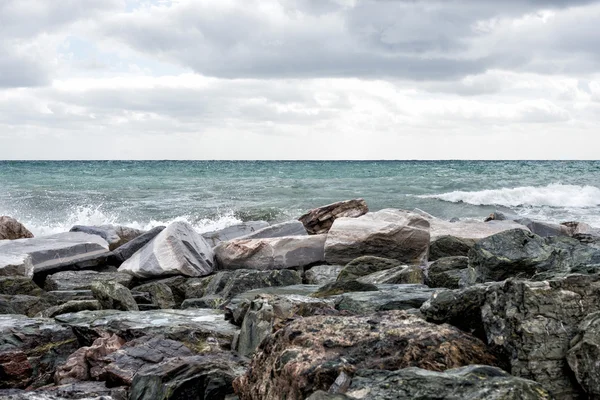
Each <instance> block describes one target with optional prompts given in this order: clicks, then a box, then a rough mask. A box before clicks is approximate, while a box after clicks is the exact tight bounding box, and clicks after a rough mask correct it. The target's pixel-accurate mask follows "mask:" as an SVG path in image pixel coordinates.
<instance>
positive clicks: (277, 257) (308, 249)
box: [215, 235, 327, 270]
mask: <svg viewBox="0 0 600 400" xmlns="http://www.w3.org/2000/svg"><path fill="white" fill-rule="evenodd" d="M326 239H327V235H314V236H288V237H282V238H267V239H248V240H245V239H237V240H231V241H229V242H223V243H220V244H219V245H218V246H217V247H215V255H216V259H217V262H218V263H219V267H220V268H221V269H225V270H232V269H257V270H268V269H287V268H295V267H304V266H308V265H313V264H317V263H323V262H324V261H325V240H326Z"/></svg>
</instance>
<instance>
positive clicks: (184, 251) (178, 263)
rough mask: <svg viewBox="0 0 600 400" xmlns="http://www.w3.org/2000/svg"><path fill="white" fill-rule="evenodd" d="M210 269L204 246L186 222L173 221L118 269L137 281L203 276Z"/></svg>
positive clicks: (209, 251) (211, 257)
mask: <svg viewBox="0 0 600 400" xmlns="http://www.w3.org/2000/svg"><path fill="white" fill-rule="evenodd" d="M213 270H214V254H213V251H212V249H211V248H210V246H209V245H208V243H206V241H205V240H204V239H203V238H202V236H200V235H199V234H198V233H196V231H195V230H194V228H193V227H192V226H191V225H190V224H188V223H186V222H174V223H172V224H171V225H169V226H168V227H167V228H166V229H164V230H163V231H162V232H160V233H159V234H158V235H157V236H156V237H155V238H154V239H153V240H152V241H150V242H149V243H148V244H146V245H145V246H144V247H143V248H141V249H140V250H138V251H137V252H136V253H135V254H134V255H133V256H131V258H129V259H128V260H127V261H125V262H124V263H123V264H121V266H120V267H119V271H120V272H126V273H128V274H131V275H133V276H135V277H137V278H155V277H161V276H165V275H185V276H205V275H209V274H210V273H212V272H213Z"/></svg>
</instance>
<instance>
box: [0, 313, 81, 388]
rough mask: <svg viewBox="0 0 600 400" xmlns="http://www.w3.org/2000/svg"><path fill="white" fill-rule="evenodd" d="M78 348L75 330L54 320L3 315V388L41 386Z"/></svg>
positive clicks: (0, 366)
mask: <svg viewBox="0 0 600 400" xmlns="http://www.w3.org/2000/svg"><path fill="white" fill-rule="evenodd" d="M77 347H78V343H77V338H76V336H75V334H74V333H73V331H72V330H71V329H70V328H69V327H66V326H62V325H59V324H57V323H55V322H54V321H53V320H50V319H43V318H38V319H33V318H27V317H25V316H21V315H0V377H2V379H0V389H6V388H37V387H40V386H44V385H46V384H48V383H50V382H51V381H52V377H53V375H54V371H55V368H56V367H57V366H58V365H60V364H62V363H63V362H64V360H66V359H67V357H68V356H69V354H71V353H72V352H73V351H75V350H76V349H77Z"/></svg>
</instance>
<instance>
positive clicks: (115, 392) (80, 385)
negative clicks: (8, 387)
mask: <svg viewBox="0 0 600 400" xmlns="http://www.w3.org/2000/svg"><path fill="white" fill-rule="evenodd" d="M39 393H40V394H41V393H47V394H52V395H55V396H59V397H60V398H61V399H82V400H83V399H87V400H90V399H94V400H129V395H128V388H126V387H123V386H121V387H112V388H109V387H106V385H105V384H104V382H76V383H67V384H65V385H59V386H51V387H48V388H44V390H40V391H39ZM0 399H2V397H1V396H0ZM32 400H34V399H32Z"/></svg>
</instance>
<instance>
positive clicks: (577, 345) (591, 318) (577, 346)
mask: <svg viewBox="0 0 600 400" xmlns="http://www.w3.org/2000/svg"><path fill="white" fill-rule="evenodd" d="M570 346H571V348H570V349H569V351H568V353H567V362H568V363H569V367H570V368H571V370H572V371H573V372H574V374H575V377H576V378H577V382H579V384H580V385H581V387H582V388H583V389H584V390H585V392H586V393H587V394H588V395H589V396H590V397H591V398H596V397H598V396H600V371H599V370H598V359H600V312H595V313H592V314H590V315H588V316H587V317H586V318H584V320H583V321H582V322H581V323H580V324H579V326H578V330H577V336H576V337H575V338H574V339H572V340H571V343H570Z"/></svg>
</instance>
